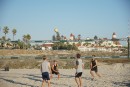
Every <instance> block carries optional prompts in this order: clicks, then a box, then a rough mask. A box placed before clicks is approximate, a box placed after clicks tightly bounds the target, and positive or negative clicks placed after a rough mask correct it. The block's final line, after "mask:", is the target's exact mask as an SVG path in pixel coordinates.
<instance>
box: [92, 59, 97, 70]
mask: <svg viewBox="0 0 130 87" xmlns="http://www.w3.org/2000/svg"><path fill="white" fill-rule="evenodd" d="M95 62H96V65H95V66H93V68H94V67H96V66H98V62H97V60H95Z"/></svg>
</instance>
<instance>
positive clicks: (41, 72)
mask: <svg viewBox="0 0 130 87" xmlns="http://www.w3.org/2000/svg"><path fill="white" fill-rule="evenodd" d="M40 70H41V73H42V64H41V67H40Z"/></svg>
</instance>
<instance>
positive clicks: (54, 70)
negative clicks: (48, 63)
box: [51, 60, 60, 79]
mask: <svg viewBox="0 0 130 87" xmlns="http://www.w3.org/2000/svg"><path fill="white" fill-rule="evenodd" d="M53 62H54V64H53V65H52V67H51V71H52V74H56V75H58V79H59V78H60V73H59V71H58V68H57V67H58V64H57V62H56V61H55V60H54V61H53Z"/></svg>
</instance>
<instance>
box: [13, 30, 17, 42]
mask: <svg viewBox="0 0 130 87" xmlns="http://www.w3.org/2000/svg"><path fill="white" fill-rule="evenodd" d="M16 32H17V30H16V29H15V28H14V29H13V30H12V33H13V40H14V36H15V35H16Z"/></svg>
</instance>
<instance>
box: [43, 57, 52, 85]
mask: <svg viewBox="0 0 130 87" xmlns="http://www.w3.org/2000/svg"><path fill="white" fill-rule="evenodd" d="M41 73H42V79H43V81H42V87H44V83H45V81H46V82H47V83H48V87H51V86H50V77H49V73H50V74H51V67H50V63H49V62H48V61H47V57H46V56H45V55H44V56H43V62H42V64H41ZM51 76H52V74H51Z"/></svg>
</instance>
